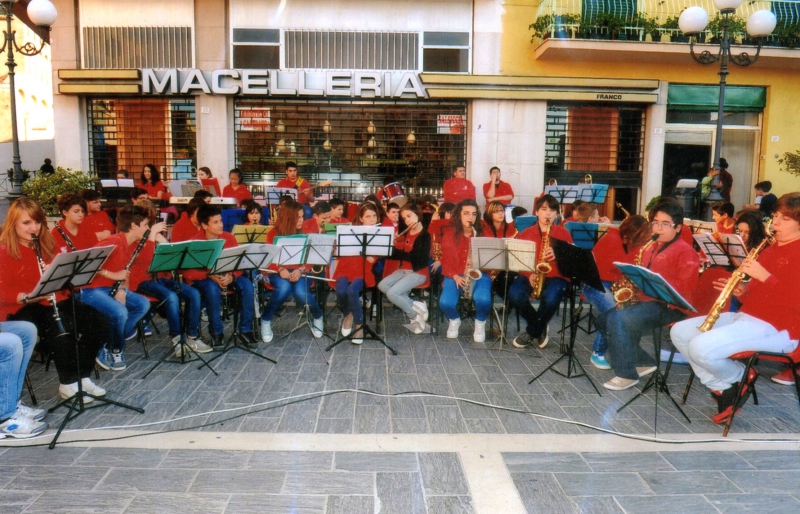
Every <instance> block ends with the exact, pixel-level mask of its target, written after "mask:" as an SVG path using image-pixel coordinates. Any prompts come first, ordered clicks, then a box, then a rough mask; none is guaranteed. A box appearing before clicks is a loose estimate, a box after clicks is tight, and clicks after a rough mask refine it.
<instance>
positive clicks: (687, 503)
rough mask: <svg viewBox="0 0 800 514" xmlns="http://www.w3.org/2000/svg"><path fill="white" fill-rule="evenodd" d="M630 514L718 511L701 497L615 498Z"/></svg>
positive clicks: (711, 512) (703, 513)
mask: <svg viewBox="0 0 800 514" xmlns="http://www.w3.org/2000/svg"><path fill="white" fill-rule="evenodd" d="M615 499H616V500H617V502H619V504H620V505H621V506H622V508H623V509H625V512H626V513H630V514H652V513H653V512H680V513H681V514H684V513H685V514H716V513H717V512H718V511H717V509H715V508H714V506H713V505H711V503H709V502H708V500H706V499H705V498H704V497H702V496H700V495H683V496H677V495H664V496H615Z"/></svg>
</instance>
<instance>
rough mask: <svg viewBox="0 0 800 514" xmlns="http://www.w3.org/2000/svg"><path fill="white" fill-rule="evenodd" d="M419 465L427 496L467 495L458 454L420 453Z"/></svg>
mask: <svg viewBox="0 0 800 514" xmlns="http://www.w3.org/2000/svg"><path fill="white" fill-rule="evenodd" d="M419 464H420V471H421V473H422V481H423V484H424V485H425V493H426V494H427V495H464V494H469V488H468V487H467V480H466V478H465V477H464V472H463V471H462V470H461V462H460V461H459V459H458V454H455V453H420V454H419Z"/></svg>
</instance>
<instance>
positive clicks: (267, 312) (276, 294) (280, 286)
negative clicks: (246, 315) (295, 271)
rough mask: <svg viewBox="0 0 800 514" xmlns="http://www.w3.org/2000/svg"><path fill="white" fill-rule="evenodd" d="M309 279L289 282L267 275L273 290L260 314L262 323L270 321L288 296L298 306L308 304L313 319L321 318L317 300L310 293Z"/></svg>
mask: <svg viewBox="0 0 800 514" xmlns="http://www.w3.org/2000/svg"><path fill="white" fill-rule="evenodd" d="M310 280H311V279H308V278H306V277H300V279H299V280H298V281H297V282H289V281H288V280H286V279H284V278H281V276H280V275H278V274H276V273H273V274H270V275H269V283H270V284H271V285H272V287H273V288H274V289H275V290H274V291H272V294H271V295H270V297H269V302H267V306H266V308H265V309H264V312H263V313H261V320H262V321H272V318H273V317H274V316H275V313H276V312H278V309H280V308H281V306H282V305H283V303H284V302H285V301H286V300H288V299H289V296H292V295H294V301H295V303H297V305H298V306H303V305H305V304H306V303H308V308H309V309H310V310H311V316H312V317H313V318H314V319H319V318H321V317H322V309H320V308H319V304H318V303H317V299H316V298H315V297H314V295H313V294H312V293H311V283H310Z"/></svg>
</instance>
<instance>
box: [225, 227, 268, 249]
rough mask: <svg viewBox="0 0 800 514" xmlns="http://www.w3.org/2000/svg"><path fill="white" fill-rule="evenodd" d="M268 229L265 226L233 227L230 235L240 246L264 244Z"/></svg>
mask: <svg viewBox="0 0 800 514" xmlns="http://www.w3.org/2000/svg"><path fill="white" fill-rule="evenodd" d="M269 229H270V227H268V226H266V225H234V226H233V229H232V230H231V234H233V237H235V238H236V242H237V243H239V244H240V245H242V244H250V243H265V242H266V241H267V232H269Z"/></svg>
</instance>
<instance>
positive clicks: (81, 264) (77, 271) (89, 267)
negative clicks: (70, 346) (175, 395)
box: [30, 246, 144, 450]
mask: <svg viewBox="0 0 800 514" xmlns="http://www.w3.org/2000/svg"><path fill="white" fill-rule="evenodd" d="M113 249H114V247H113V246H103V247H98V248H90V249H88V250H78V251H75V252H70V253H60V254H56V256H55V258H54V259H53V262H51V263H50V266H49V267H48V268H47V269H46V270H45V272H44V273H43V274H42V277H41V278H40V279H39V283H38V284H36V287H35V288H34V289H33V291H32V292H31V294H30V297H31V298H37V297H40V296H49V295H50V294H53V293H56V292H57V291H65V290H69V291H70V298H71V303H72V335H73V337H74V339H75V362H76V364H77V365H78V369H80V361H81V353H80V352H81V349H80V345H79V344H78V321H77V314H76V307H75V303H76V302H77V300H76V299H75V288H76V287H81V286H85V285H88V284H89V283H91V281H92V279H93V278H94V276H95V274H96V273H97V272H98V271H100V267H101V266H102V265H103V263H104V262H105V261H106V259H107V258H108V256H109V255H110V254H111V251H112V250H113ZM86 397H90V398H92V399H93V400H96V401H97V402H98V403H96V404H94V405H92V406H91V407H86V402H84V398H86ZM62 405H63V406H66V407H67V408H68V409H69V410H68V411H67V414H66V415H65V416H64V420H63V421H62V422H61V425H60V426H59V427H58V430H57V431H56V435H55V436H54V437H53V440H52V441H51V442H50V445H49V448H50V449H51V450H52V449H53V448H55V447H56V442H57V441H58V438H59V437H60V436H61V432H62V431H63V430H64V428H65V427H66V426H67V423H69V422H70V421H71V420H73V419H75V418H77V417H78V416H80V415H81V414H83V413H84V412H86V411H87V410H88V409H93V408H95V407H102V406H103V405H116V406H117V407H122V408H123V409H128V410H132V411H135V412H138V413H140V414H143V413H144V409H141V408H139V407H134V406H132V405H128V404H125V403H121V402H117V401H114V400H109V399H108V398H106V397H105V396H95V395H93V394H89V393H87V392H86V391H85V390H84V389H83V387H82V385H81V379H80V378H79V379H78V392H77V393H76V394H75V396H73V397H71V398H67V399H66V400H63V401H61V402H59V403H58V404H57V405H55V406H54V407H51V408H50V409H48V412H50V413H52V412H53V411H55V410H56V409H57V408H59V407H61V406H62Z"/></svg>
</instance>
